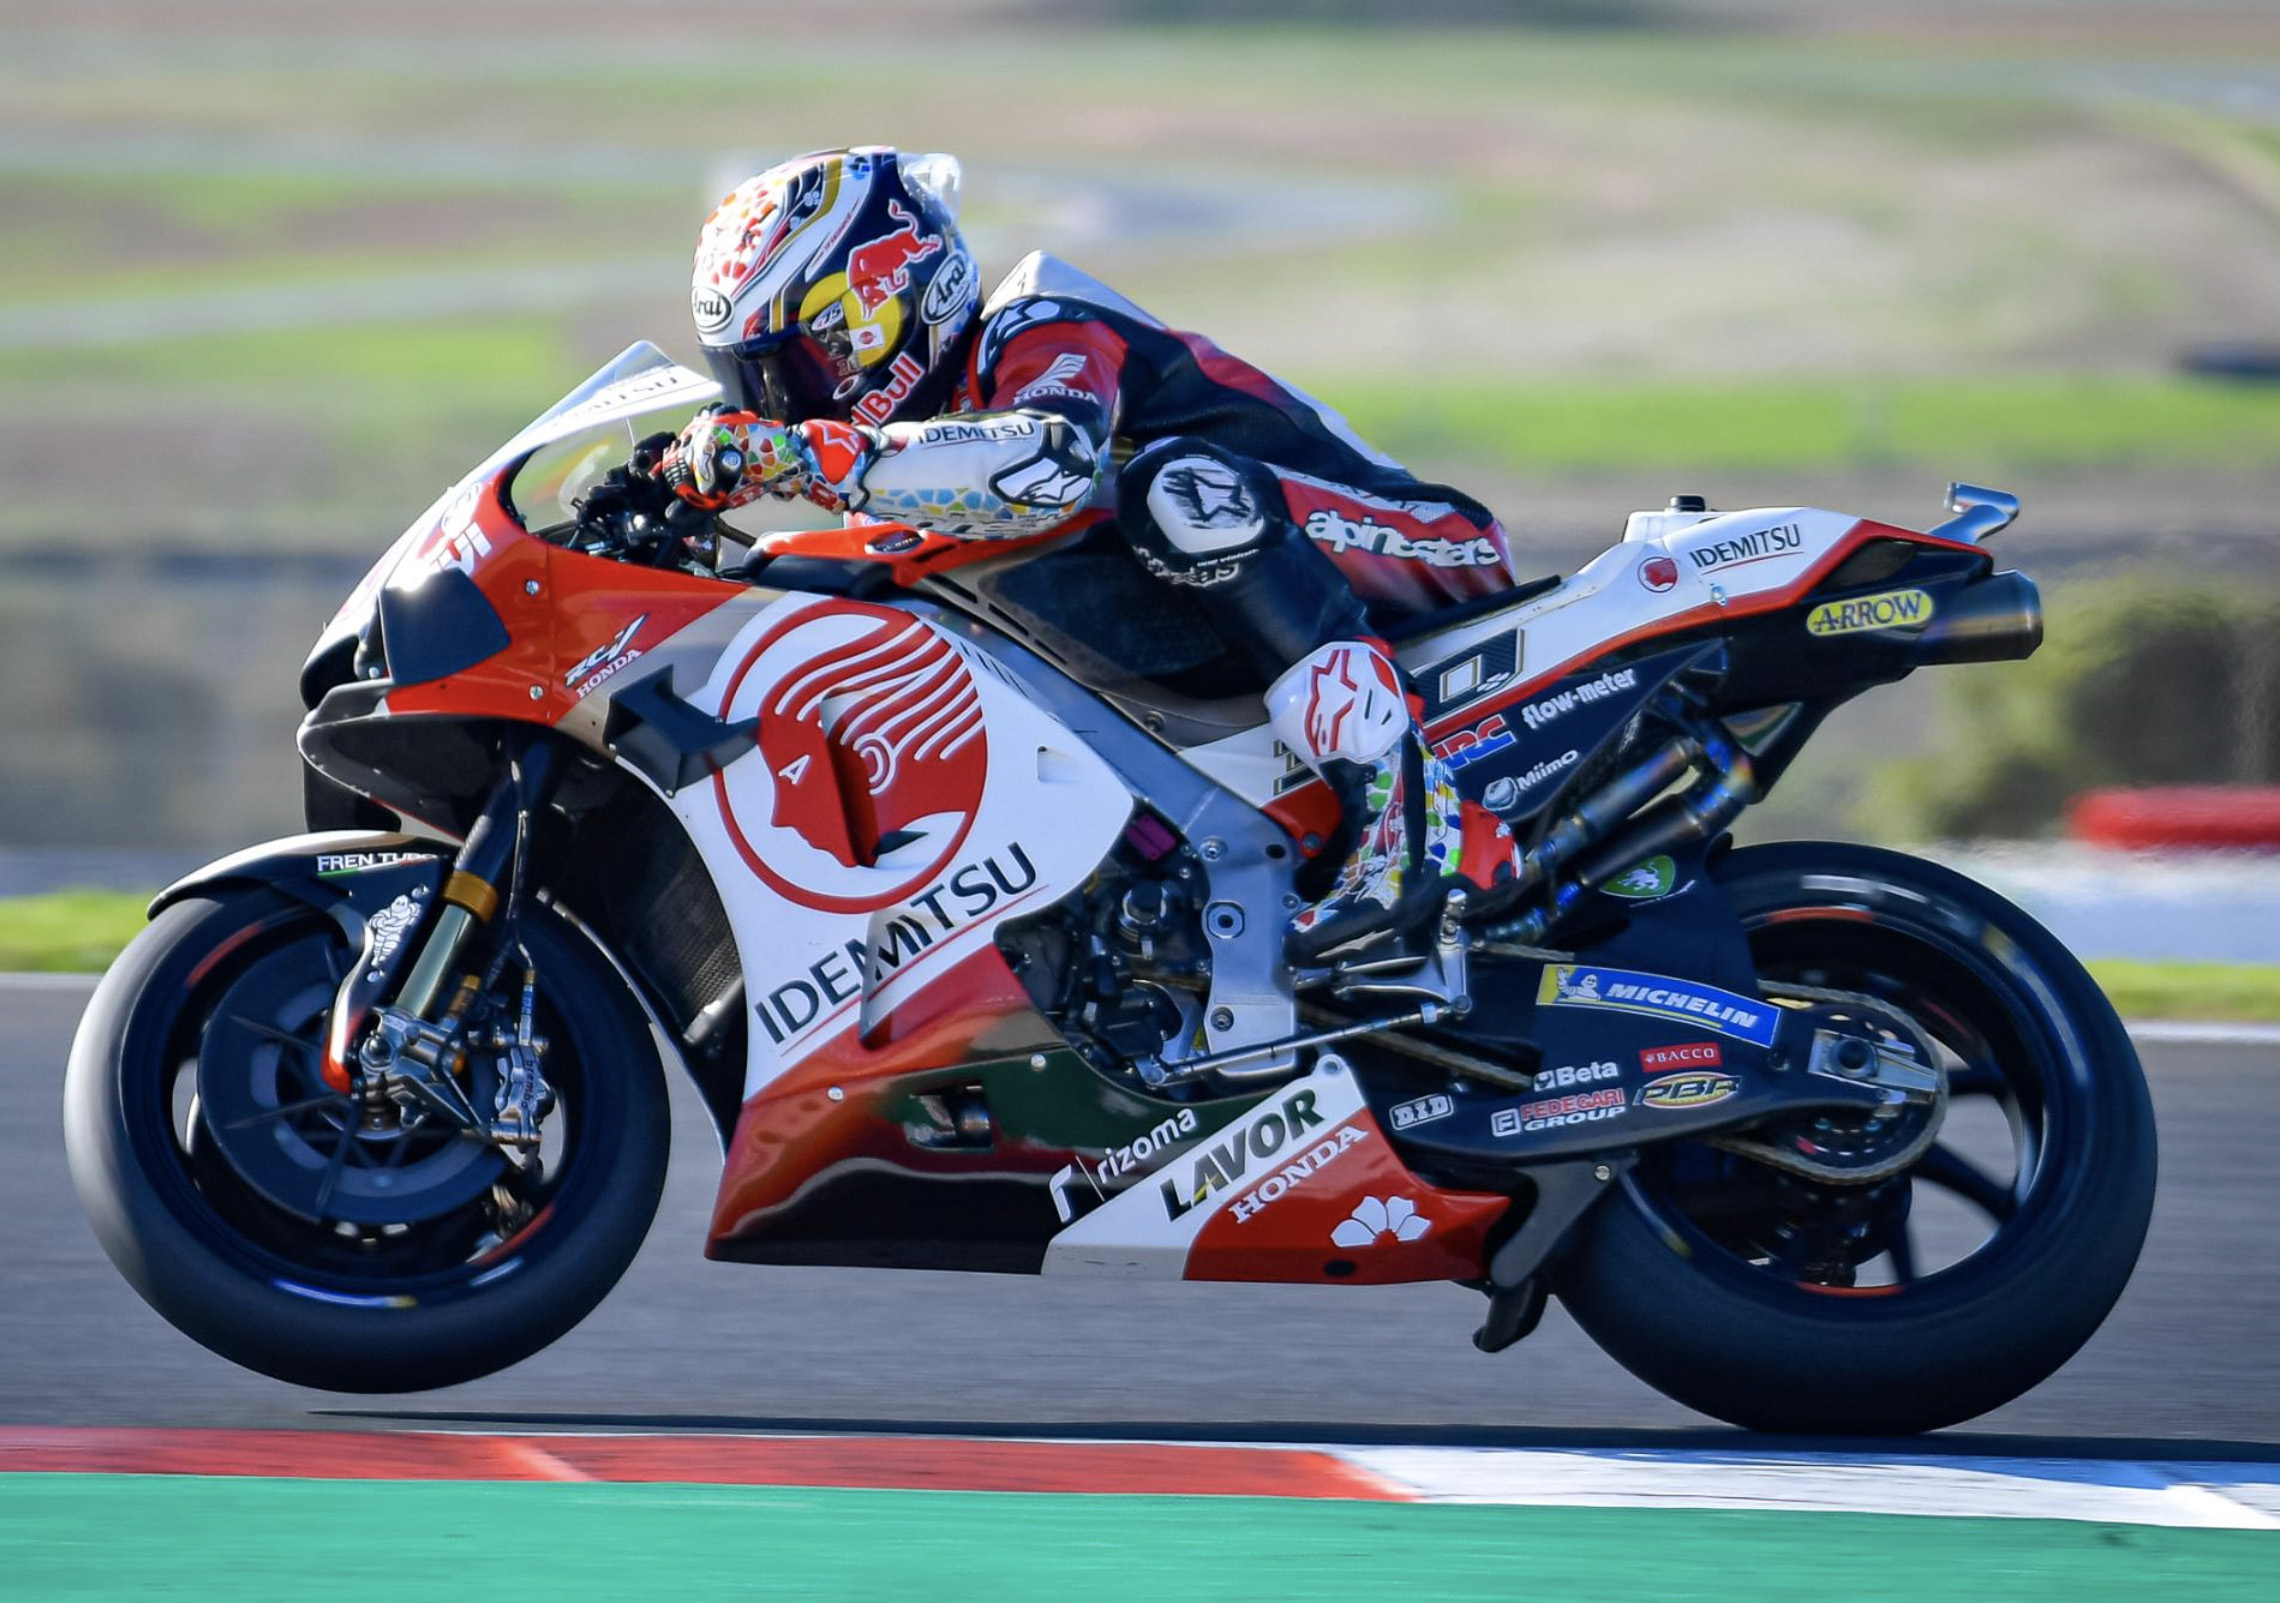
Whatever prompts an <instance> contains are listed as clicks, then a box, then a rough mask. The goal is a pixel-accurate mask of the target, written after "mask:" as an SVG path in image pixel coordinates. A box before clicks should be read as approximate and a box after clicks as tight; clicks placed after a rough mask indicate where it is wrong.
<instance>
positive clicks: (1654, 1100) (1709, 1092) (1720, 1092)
mask: <svg viewBox="0 0 2280 1603" xmlns="http://www.w3.org/2000/svg"><path fill="white" fill-rule="evenodd" d="M1740 1089H1741V1085H1740V1083H1739V1082H1738V1081H1736V1080H1735V1078H1734V1077H1733V1076H1732V1075H1730V1074H1719V1073H1716V1072H1714V1071H1700V1072H1695V1073H1687V1074H1665V1075H1661V1076H1659V1077H1657V1078H1655V1079H1652V1080H1649V1081H1648V1082H1647V1083H1646V1084H1645V1085H1643V1086H1641V1087H1639V1106H1640V1107H1642V1108H1663V1109H1678V1108H1706V1107H1709V1106H1710V1105H1711V1104H1713V1103H1717V1102H1723V1101H1725V1100H1726V1099H1727V1098H1728V1097H1730V1096H1732V1095H1733V1094H1734V1093H1735V1092H1736V1091H1739V1090H1740Z"/></svg>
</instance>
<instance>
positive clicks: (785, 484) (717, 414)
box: [664, 409, 878, 512]
mask: <svg viewBox="0 0 2280 1603" xmlns="http://www.w3.org/2000/svg"><path fill="white" fill-rule="evenodd" d="M877 454H878V438H877V436H876V435H874V434H872V433H871V431H870V430H868V429H864V428H861V427H858V426H857V425H854V424H849V423H836V422H829V421H820V420H819V421H816V422H811V423H794V424H784V423H773V422H770V421H769V420H768V419H766V418H763V417H759V416H757V415H755V414H753V413H751V412H731V411H725V410H718V409H708V410H706V411H703V412H699V413H698V414H697V415H696V417H695V418H693V419H692V420H691V421H690V423H689V426H688V427H687V428H685V429H683V430H682V431H681V435H680V438H679V439H677V440H675V441H674V442H673V444H672V445H671V446H670V447H669V448H667V450H666V452H665V461H664V473H665V482H666V483H667V484H668V485H670V486H672V488H673V492H674V493H675V494H676V495H678V496H680V498H681V499H682V500H684V501H686V502H688V503H689V504H690V505H691V506H695V507H700V508H702V509H703V510H705V511H707V512H721V511H725V510H726V509H728V508H730V507H738V506H743V505H744V504H745V503H746V502H748V501H754V500H757V499H759V498H760V497H761V496H763V495H772V496H775V497H777V498H778V499H780V500H786V501H789V500H794V499H798V498H805V499H807V500H809V501H813V502H815V503H816V504H817V505H818V506H821V507H823V508H825V509H826V510H827V511H832V512H847V511H853V510H854V509H855V508H857V507H859V506H860V505H861V504H862V502H863V500H864V499H865V497H864V494H863V490H862V476H863V470H864V469H865V468H867V467H869V466H870V465H871V462H872V461H873V460H874V459H875V458H876V456H877Z"/></svg>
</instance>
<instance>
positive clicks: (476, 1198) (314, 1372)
mask: <svg viewBox="0 0 2280 1603" xmlns="http://www.w3.org/2000/svg"><path fill="white" fill-rule="evenodd" d="M517 932H518V934H519V936H520V939H521V942H522V949H523V951H524V953H525V954H527V956H528V959H529V961H530V964H531V966H532V967H533V969H534V970H535V972H536V975H537V984H536V988H535V1003H536V1005H535V1010H534V1017H535V1023H536V1026H537V1033H538V1034H539V1035H540V1036H541V1037H543V1038H544V1040H545V1041H546V1042H547V1051H546V1053H545V1055H544V1057H543V1058H542V1059H541V1062H542V1064H543V1072H544V1077H545V1079H546V1082H547V1084H548V1085H549V1087H550V1088H551V1092H552V1096H551V1099H550V1102H549V1104H548V1107H547V1111H546V1113H545V1115H544V1117H543V1118H542V1120H541V1122H540V1126H539V1129H540V1133H541V1136H542V1140H541V1142H540V1144H539V1147H538V1149H537V1151H536V1153H535V1154H534V1155H532V1157H531V1159H530V1161H528V1162H526V1163H523V1164H519V1165H518V1164H515V1163H510V1162H509V1161H508V1159H507V1157H506V1156H505V1155H504V1153H503V1152H502V1151H501V1150H500V1149H498V1148H495V1147H493V1146H491V1145H489V1144H487V1143H485V1142H481V1141H476V1140H473V1139H471V1138H469V1137H468V1136H467V1135H465V1134H462V1133H460V1131H459V1130H457V1129H456V1128H455V1127H453V1126H451V1125H450V1124H449V1123H448V1121H443V1120H438V1119H434V1118H432V1117H423V1115H422V1114H421V1113H420V1112H419V1111H418V1110H406V1109H402V1108H397V1107H394V1106H392V1105H389V1104H387V1103H385V1102H376V1101H374V1100H371V1099H358V1098H354V1097H351V1096H348V1095H343V1094H339V1093H336V1092H334V1091H333V1090H332V1089H331V1088H330V1087H329V1086H327V1085H326V1084H325V1082H324V1080H323V1078H322V1077H321V1074H320V1072H319V1065H320V1062H321V1056H322V1043H323V1041H324V1030H325V1023H326V1020H327V1017H328V1014H329V1008H330V1005H331V1001H332V996H333V992H334V990H335V988H336V987H337V986H338V985H339V983H340V979H341V976H342V975H343V974H344V973H345V972H346V971H347V966H348V964H349V962H350V961H351V958H352V956H353V953H352V952H351V950H350V948H349V946H348V944H347V941H346V938H345V937H344V935H343V934H342V932H341V930H340V929H339V928H338V927H337V926H336V925H335V924H334V923H333V921H332V920H330V919H329V918H326V917H325V916H323V915H322V914H319V913H317V912H315V911H313V910H312V909H310V908H308V907H306V906H303V905H301V904H299V903H297V902H294V901H291V900H289V899H288V898H286V897H283V896H281V895H279V894H277V893H275V892H273V891H269V890H266V889H254V890H247V891H241V892H236V893H230V894H225V895H222V896H219V897H217V898H215V899H204V900H192V901H184V902H181V903H178V904H176V905H175V906H172V907H169V908H168V909H166V910H165V911H164V912H162V913H161V914H159V916H158V917H157V918H156V919H155V920H154V921H153V922H152V923H151V925H150V927H149V928H147V929H145V930H144V931H143V932H142V934H141V935H139V936H138V937H136V939H135V940H134V941H133V942H132V943H131V944H130V945H129V946H128V948H127V950H126V951H125V952H124V953H123V954H122V955H121V956H120V958H119V960H118V962H117V963H116V964H114V965H113V966H112V968H111V971H110V972H109V973H108V974H106V975H105V976H104V978H103V981H102V983H101V984H100V985H99V986H98V987H97V988H96V991H95V995H94V998H93V1000H92V1001H91V1002H90V1003H89V1004H88V1009H87V1014H86V1017H85V1018H84V1019H83V1020H82V1022H81V1024H80V1027H79V1034H78V1037H77V1038H76V1040H75V1041H74V1042H73V1044H72V1050H71V1066H70V1069H69V1071H68V1074H67V1076H66V1080H65V1094H64V1135H65V1146H66V1149H67V1151H68V1153H69V1156H70V1160H71V1174H72V1180H73V1182H74V1184H75V1186H76V1187H77V1189H78V1192H79V1197H80V1201H81V1203H82V1204H83V1205H84V1206H85V1208H86V1210H87V1215H88V1219H89V1221H90V1222H91V1223H92V1224H93V1226H94V1228H95V1234H96V1236H97V1238H98V1239H99V1240H100V1241H101V1242H102V1243H103V1247H104V1250H105V1251H106V1252H108V1253H109V1254H110V1256H111V1260H112V1262H113V1263H115V1264H116V1265H117V1266H118V1268H119V1270H120V1272H121V1273H122V1274H124V1275H125V1276H126V1278H127V1280H128V1281H129V1282H130V1283H131V1284H132V1285H133V1286H134V1288H135V1290H136V1291H138V1292H140V1293H141V1294H142V1296H143V1299H144V1300H145V1301H146V1302H148V1303H149V1304H150V1305H151V1306H152V1307H153V1308H155V1309H157V1310H158V1312H159V1313H161V1314H162V1315H164V1316H165V1317H166V1319H167V1320H168V1321H169V1322H171V1323H172V1324H173V1325H175V1326H176V1327H177V1328H178V1329H180V1330H181V1331H183V1332H184V1333H185V1334H186V1335H189V1336H191V1337H192V1338H194V1339H196V1340H197V1341H199V1342H202V1343H204V1344H205V1345H206V1346H207V1347H210V1348H212V1349H213V1350H214V1351H215V1352H217V1353H220V1354H221V1355H222V1356H223V1357H225V1358H228V1359H230V1360H232V1361H234V1362H236V1363H239V1364H243V1365H245V1366H246V1367H247V1368H249V1369H257V1370H260V1371H261V1372H263V1373H264V1374H268V1375H274V1376H276V1377H277V1378H278V1379H280V1380H287V1381H292V1382H295V1383H297V1384H299V1385H303V1386H316V1387H322V1388H325V1389H328V1390H332V1391H353V1392H397V1391H414V1390H421V1389H425V1388H427V1387H433V1386H447V1385H451V1384H454V1383H456V1382H459V1381H464V1380H471V1379H473V1378H475V1377H476V1376H479V1375H485V1374H489V1373H490V1372H492V1371H493V1370H496V1369H501V1368H504V1367H505V1366H506V1365H508V1364H512V1363H515V1362H517V1361H519V1360H520V1359H523V1358H525V1357H528V1356H529V1355H530V1354H531V1353H534V1352H536V1351H537V1350H538V1349H540V1348H541V1347H544V1346H545V1345H547V1344H548V1343H549V1342H551V1341H553V1340H554V1339H555V1338H556V1337H558V1336H560V1335H562V1334H563V1333H564V1332H565V1331H567V1330H569V1329H570V1327H571V1326H573V1325H575V1324H576V1323H577V1322H578V1321H579V1320H580V1319H582V1318H584V1317H585V1315H586V1314H587V1313H588V1312H589V1311H591V1310H592V1309H593V1307H594V1305H595V1304H597V1303H598V1302H600V1301H601V1299H602V1297H603V1296H604V1295H605V1294H606V1293H607V1292H608V1291H609V1289H610V1287H611V1286H612V1285H614V1284H615V1283H616V1281H617V1279H618V1277H619V1275H621V1274H622V1273H623V1272H624V1270H625V1267H626V1265H627V1264H628V1263H630V1262H631V1261H632V1259H633V1255H634V1253H635V1251H636V1250H637V1249H638V1248H639V1247H640V1245H641V1241H642V1238H643V1236H644V1235H645V1234H646V1233H647V1232H648V1228H649V1222H650V1219H651V1218H652V1216H653V1215H654V1214H655V1212H656V1208H657V1199H658V1195H659V1193H660V1191H661V1189H662V1187H663V1183H664V1176H665V1160H666V1146H667V1140H666V1137H667V1112H666V1101H665V1086H664V1082H663V1079H662V1076H661V1074H660V1072H659V1067H658V1061H657V1053H656V1050H655V1048H654V1047H653V1046H652V1044H651V1042H650V1040H649V1037H648V1033H647V1031H646V1030H645V1029H643V1028H642V1027H641V1022H640V1019H641V1015H640V1014H639V1012H638V1010H637V1009H636V1008H635V1005H634V1003H633V1002H632V1000H631V998H630V997H629V996H628V995H627V994H626V992H625V988H624V986H623V984H622V983H621V982H620V981H619V979H618V977H617V975H616V974H615V973H613V972H612V971H611V969H610V968H609V966H608V964H607V963H606V962H604V961H603V959H602V958H601V956H600V955H599V954H598V953H597V952H596V951H595V949H594V947H593V946H592V944H591V943H590V942H588V941H587V940H586V939H585V938H584V937H583V936H582V935H580V934H579V932H578V931H577V930H576V929H574V928H573V927H571V926H570V925H569V924H568V923H567V922H565V921H564V920H563V919H561V918H560V917H559V916H557V915H556V914H554V913H552V912H550V911H549V910H547V909H545V908H543V907H540V906H537V905H531V906H529V907H527V908H526V909H525V911H524V912H523V913H522V914H521V915H520V916H519V918H518V931H517ZM521 979H522V968H521V965H520V964H513V965H509V967H508V974H507V976H506V977H505V979H504V982H503V983H502V985H501V987H500V989H499V994H497V995H495V996H491V997H485V998H479V999H478V1000H477V1002H476V1003H475V1005H474V1008H473V1010H472V1011H471V1012H470V1014H469V1018H470V1020H471V1022H472V1023H474V1024H475V1025H477V1026H478V1027H483V1026H488V1025H492V1024H498V1025H505V1026H507V1027H509V1028H511V1027H512V1023H513V1021H514V1020H515V1018H516V1017H517V1014H518V1012H519V1002H520V993H521V989H522V984H521ZM486 1075H491V1076H492V1077H491V1078H489V1079H486V1078H485V1077H486ZM460 1076H461V1078H462V1080H463V1082H464V1085H463V1089H464V1090H465V1092H466V1093H467V1095H468V1096H469V1097H470V1099H471V1100H473V1101H474V1102H476V1103H477V1104H478V1105H485V1106H487V1105H488V1103H489V1101H490V1100H491V1099H492V1097H493V1096H494V1095H495V1093H496V1090H497V1082H496V1078H495V1074H494V1073H493V1071H492V1069H491V1068H490V1066H489V1060H488V1059H487V1058H486V1056H485V1055H484V1054H483V1053H482V1052H480V1051H470V1052H469V1053H468V1054H467V1060H466V1063H465V1065H464V1066H463V1067H462V1069H461V1070H460Z"/></svg>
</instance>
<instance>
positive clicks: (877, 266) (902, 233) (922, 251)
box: [847, 200, 942, 316]
mask: <svg viewBox="0 0 2280 1603" xmlns="http://www.w3.org/2000/svg"><path fill="white" fill-rule="evenodd" d="M887 215H888V216H889V217H891V218H893V219H894V220H895V221H896V222H897V223H900V224H901V225H902V226H901V227H899V228H897V229H896V230H895V231H894V232H893V233H891V234H882V235H880V236H879V237H878V238H877V239H874V240H872V241H871V242H870V243H869V244H867V245H858V246H856V247H855V248H854V249H853V250H851V251H849V252H848V253H847V286H848V288H849V289H850V290H852V291H853V292H854V296H855V299H856V302H857V303H858V304H859V305H861V306H862V308H863V310H864V311H865V312H867V313H869V314H871V315H873V316H876V315H877V314H878V310H879V308H880V307H882V306H884V305H886V304H887V302H888V301H889V300H891V299H893V298H894V297H895V296H897V295H900V294H901V293H902V292H903V291H904V290H906V289H909V288H910V264H911V263H913V262H920V261H924V260H925V259H926V258H927V257H929V256H932V255H934V254H935V253H936V252H937V251H939V250H941V249H942V236H941V235H940V234H921V233H919V231H918V219H917V218H916V217H915V216H913V215H912V214H911V213H910V212H909V211H908V210H907V209H906V208H905V207H904V206H903V204H902V202H900V201H897V200H890V201H888V202H887Z"/></svg>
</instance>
